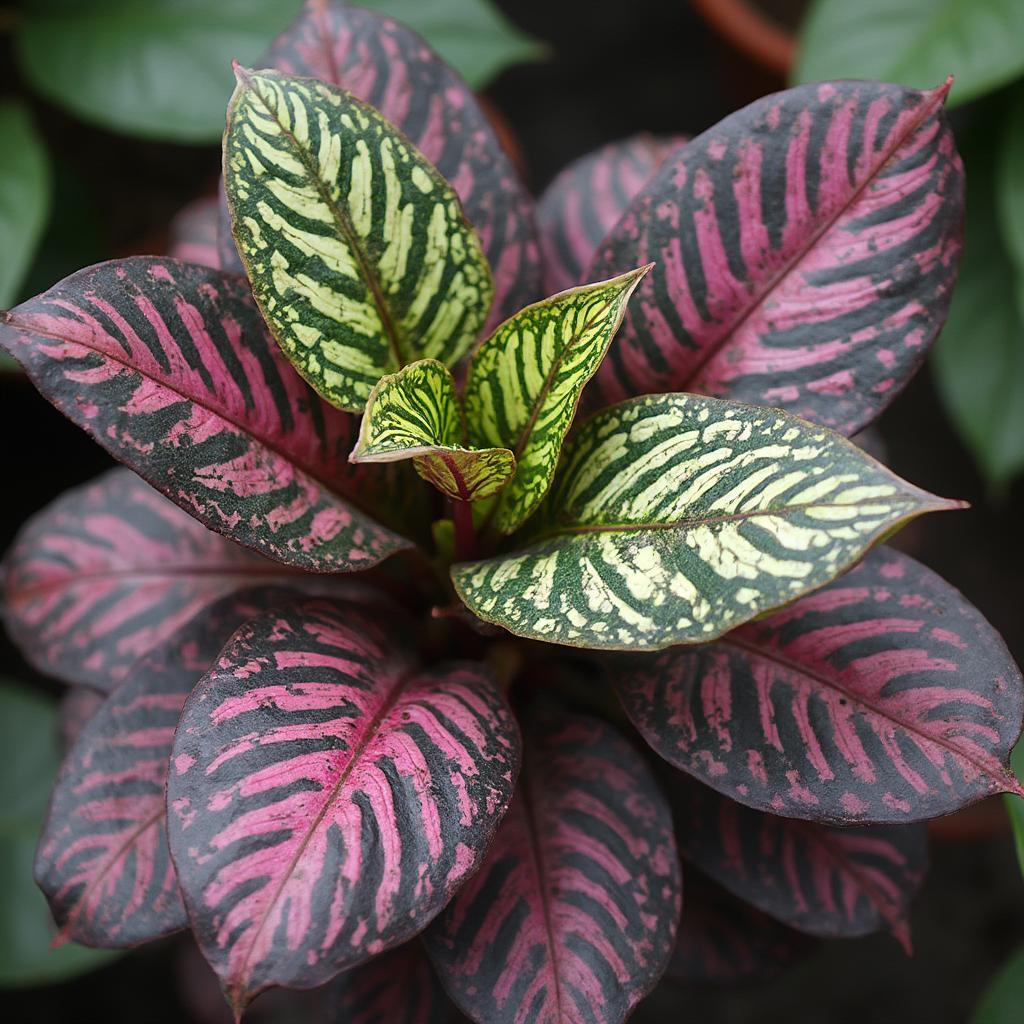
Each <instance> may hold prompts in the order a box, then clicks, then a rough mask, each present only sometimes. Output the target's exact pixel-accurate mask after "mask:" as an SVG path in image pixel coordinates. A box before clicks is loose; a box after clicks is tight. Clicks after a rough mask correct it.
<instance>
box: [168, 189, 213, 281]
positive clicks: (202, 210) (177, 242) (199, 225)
mask: <svg viewBox="0 0 1024 1024" xmlns="http://www.w3.org/2000/svg"><path fill="white" fill-rule="evenodd" d="M170 235H171V237H170V247H169V248H168V250H167V252H168V255H170V256H175V257H177V258H178V259H179V260H184V261H185V262H186V263H201V264H202V265H203V266H204V267H214V268H217V267H219V266H220V254H219V253H218V251H217V199H216V198H215V197H210V198H209V199H196V200H195V201H194V202H191V203H189V204H188V206H186V207H185V208H184V209H183V210H182V211H181V212H180V213H178V214H177V215H176V216H175V218H174V220H172V221H171V229H170Z"/></svg>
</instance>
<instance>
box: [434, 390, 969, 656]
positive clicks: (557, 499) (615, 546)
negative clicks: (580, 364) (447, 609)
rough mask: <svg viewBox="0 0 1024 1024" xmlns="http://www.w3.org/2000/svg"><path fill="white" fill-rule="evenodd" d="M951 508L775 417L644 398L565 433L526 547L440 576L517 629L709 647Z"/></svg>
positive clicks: (482, 610) (595, 641) (825, 435)
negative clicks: (895, 533) (892, 535)
mask: <svg viewBox="0 0 1024 1024" xmlns="http://www.w3.org/2000/svg"><path fill="white" fill-rule="evenodd" d="M955 507H957V504H956V503H955V502H947V501H944V500H943V499H940V498H936V497H934V496H932V495H929V494H926V493H925V492H924V491H921V490H918V488H916V487H914V486H912V485H911V484H908V483H906V482H905V481H903V480H900V479H899V477H897V476H895V475H894V474H892V473H891V472H890V471H889V470H888V469H886V468H885V467H884V466H882V465H880V464H879V463H877V462H875V461H874V460H873V459H871V458H870V457H869V456H867V455H865V454H864V453H863V452H862V451H861V450H860V449H858V448H856V447H855V446H854V445H852V444H850V443H849V442H848V441H846V440H845V439H843V438H842V437H839V436H838V435H836V434H832V433H831V432H829V431H827V430H823V429H821V428H818V427H814V426H812V425H811V424H809V423H805V422H803V421H802V420H798V419H795V418H794V417H791V416H788V415H786V414H785V413H781V412H778V411H776V410H771V409H761V408H756V407H751V406H741V405H735V404H733V403H731V402H721V401H718V400H716V399H711V398H702V397H700V396H696V395H650V396H647V397H645V398H638V399H633V400H631V401H627V402H622V403H620V404H619V405H617V406H613V407H612V408H610V409H606V410H604V411H602V412H601V413H599V414H598V415H596V416H594V417H593V418H592V419H590V420H589V421H588V422H587V423H586V424H585V425H584V426H583V427H582V428H581V429H580V431H579V432H578V433H577V434H576V436H575V437H574V438H573V440H572V442H571V443H570V444H569V445H568V446H567V448H566V451H565V453H564V455H563V459H562V462H561V464H560V468H559V473H558V476H557V477H556V479H555V483H554V486H553V487H552V492H551V495H550V497H549V500H548V503H547V505H546V506H545V509H544V512H543V514H542V515H541V516H540V517H538V518H539V521H538V524H537V529H536V534H537V538H536V542H535V543H534V544H533V545H532V546H531V547H529V548H527V549H526V550H525V551H520V552H513V553H511V554H507V555H500V556H498V557H495V558H491V559H488V560H486V561H481V562H468V563H463V564H459V565H456V566H454V567H453V569H452V579H453V580H454V582H455V587H456V590H457V591H458V593H459V596H460V597H461V598H462V600H463V601H464V602H465V604H466V605H467V606H468V607H469V608H470V610H471V611H473V612H474V613H475V614H476V615H478V616H479V617H480V618H482V619H485V620H487V621H488V622H494V623H496V624H497V625H500V626H503V627H504V628H505V629H508V630H509V631H511V632H513V633H516V634H518V635H520V636H527V637H531V638H534V639H538V640H548V641H551V642H554V643H563V644H570V645H572V646H577V647H594V648H610V649H625V650H654V649H660V648H663V647H669V646H671V645H673V644H679V643H697V642H701V641H707V640H712V639H714V638H715V637H716V636H719V635H721V634H722V633H725V632H726V631H727V630H730V629H733V628H734V627H736V626H738V625H740V624H741V623H743V622H747V621H749V620H750V619H753V618H754V617H756V616H757V615H760V614H761V613H763V612H765V611H768V610H769V609H771V608H774V607H777V606H779V605H781V604H784V603H786V602H788V601H791V600H793V599H794V598H797V597H799V596H801V595H802V594H805V593H807V592H808V591H811V590H813V589H815V588H817V587H819V586H821V585H822V584H824V583H827V582H828V581H829V580H830V579H832V578H833V577H835V576H836V575H838V574H839V573H840V572H842V571H843V570H844V569H846V568H847V567H848V566H850V565H851V564H852V563H853V562H855V561H856V560H857V559H858V558H859V557H860V556H861V555H862V554H863V553H864V552H865V550H867V548H869V547H870V546H871V545H872V544H873V543H874V542H875V541H877V540H878V539H879V538H880V537H882V536H883V535H885V534H886V533H888V532H890V531H891V530H892V529H894V528H895V527H897V526H899V525H900V524H902V523H904V522H906V521H907V520H908V519H911V518H913V517H914V516H916V515H919V514H921V513H922V512H927V511H931V510H935V509H941V508H955Z"/></svg>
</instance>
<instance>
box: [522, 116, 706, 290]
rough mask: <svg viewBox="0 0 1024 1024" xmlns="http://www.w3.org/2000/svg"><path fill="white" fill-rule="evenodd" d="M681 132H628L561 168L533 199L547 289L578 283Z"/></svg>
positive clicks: (681, 137) (679, 141) (681, 140)
mask: <svg viewBox="0 0 1024 1024" xmlns="http://www.w3.org/2000/svg"><path fill="white" fill-rule="evenodd" d="M686 141H687V139H686V136H685V135H664V136H656V135H648V134H647V133H646V132H644V133H642V134H640V135H632V136H630V137H629V138H628V139H620V140H619V141H617V142H609V143H608V144H607V145H606V146H602V147H601V148H600V149H597V150H595V151H594V152H592V153H587V154H585V155H584V156H581V157H580V158H579V159H578V160H574V161H573V162H572V163H571V164H569V166H568V167H566V168H564V169H563V170H562V171H561V172H560V173H559V174H558V176H557V177H556V178H555V179H554V181H552V182H551V184H550V185H548V187H547V188H546V189H545V190H544V193H543V194H542V195H541V197H540V199H539V200H538V201H537V230H538V232H539V234H540V251H541V254H542V256H543V257H544V287H545V289H546V291H547V292H548V294H550V295H553V294H554V293H555V292H560V291H564V290H565V289H566V288H572V286H573V285H576V284H579V283H580V282H581V280H582V279H583V274H584V271H586V269H587V267H588V266H590V261H591V260H592V259H593V258H594V253H595V252H597V247H598V245H599V244H600V243H601V242H602V241H603V240H604V237H605V235H607V234H608V232H609V231H611V229H612V228H613V227H615V225H616V223H617V222H618V220H619V218H620V217H621V216H622V214H623V213H625V212H626V207H627V206H628V205H629V203H630V200H632V198H633V196H635V195H636V194H637V192H639V191H640V189H642V188H643V187H644V185H646V184H647V182H648V181H650V179H651V177H652V175H653V174H654V172H655V171H656V170H657V169H658V168H659V167H660V166H661V164H662V162H663V161H664V160H665V158H666V157H667V156H668V155H669V153H671V152H672V151H673V150H675V149H676V147H678V146H681V145H683V143H685V142H686Z"/></svg>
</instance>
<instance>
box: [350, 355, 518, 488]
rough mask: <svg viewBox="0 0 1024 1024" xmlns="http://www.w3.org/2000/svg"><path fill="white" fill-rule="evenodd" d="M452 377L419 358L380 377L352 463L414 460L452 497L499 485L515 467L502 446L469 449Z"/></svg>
mask: <svg viewBox="0 0 1024 1024" xmlns="http://www.w3.org/2000/svg"><path fill="white" fill-rule="evenodd" d="M462 441H463V429H462V410H461V409H460V407H459V396H458V394H457V392H456V390H455V381H454V380H453V379H452V375H451V373H450V372H449V370H448V367H447V366H445V365H444V363H440V362H438V361H437V360H436V359H424V360H421V361H420V362H417V363H411V364H410V365H409V366H406V367H403V368H402V369H401V370H399V371H398V373H394V374H389V375H388V376H386V377H382V378H381V379H380V381H378V382H377V385H376V386H375V387H374V389H373V391H372V392H371V393H370V398H369V401H368V402H367V403H366V413H365V414H364V416H363V422H362V425H361V427H360V430H359V441H358V443H357V444H356V447H355V450H354V451H353V452H352V454H351V455H350V456H349V458H350V459H351V460H352V461H353V462H396V461H398V460H399V459H413V460H414V463H413V464H414V465H415V467H416V472H417V473H419V475H420V476H421V477H423V479H424V480H426V481H428V482H429V483H432V484H433V485H434V486H435V487H436V488H437V489H438V490H439V491H441V492H443V493H444V494H447V495H448V497H450V498H454V499H456V500H457V501H479V500H480V499H482V498H486V497H489V496H490V495H492V494H495V493H496V492H497V491H499V490H501V488H502V487H504V486H505V485H506V484H507V483H508V481H509V480H510V479H511V477H512V475H513V474H514V473H515V471H516V460H515V457H514V456H513V454H512V452H510V451H509V450H508V449H507V448H484V449H475V448H468V447H466V446H465V445H464V444H462Z"/></svg>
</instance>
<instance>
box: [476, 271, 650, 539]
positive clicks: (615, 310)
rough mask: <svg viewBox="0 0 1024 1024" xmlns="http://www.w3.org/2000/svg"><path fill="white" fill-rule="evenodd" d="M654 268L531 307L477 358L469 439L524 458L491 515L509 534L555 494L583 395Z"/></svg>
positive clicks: (493, 338) (502, 329)
mask: <svg viewBox="0 0 1024 1024" xmlns="http://www.w3.org/2000/svg"><path fill="white" fill-rule="evenodd" d="M648 270H650V267H641V268H640V269H638V270H631V271H630V272H629V273H628V274H623V275H622V276H621V277H616V278H613V279H612V280H611V281H601V282H599V283H597V284H589V285H585V286H584V287H582V288H576V289H573V290H571V291H566V292H563V293H562V294H560V295H555V296H552V297H551V298H549V299H545V300H544V301H543V302H538V303H536V304H535V305H533V306H528V307H527V308H526V309H524V310H522V311H520V312H519V313H517V314H516V315H515V316H513V317H512V318H511V319H509V320H506V321H505V323H503V324H502V325H501V326H500V327H499V328H498V329H497V330H496V331H495V332H494V334H492V335H491V336H490V337H489V338H488V339H487V340H486V341H485V342H484V343H483V345H481V346H480V348H479V349H478V350H477V352H476V353H475V354H474V356H473V361H472V363H471V364H470V370H469V379H468V380H467V382H466V429H467V431H468V432H469V439H470V441H471V442H472V443H473V444H475V445H477V446H479V447H484V446H487V445H493V446H496V447H502V448H508V449H511V450H512V451H513V452H514V453H515V459H516V475H515V479H514V480H513V481H512V482H511V484H510V485H509V486H508V487H507V488H505V490H504V491H503V492H502V494H501V496H500V497H499V498H498V500H497V502H496V503H495V505H494V508H493V510H492V512H491V515H493V521H494V523H495V525H496V526H497V527H498V529H499V530H501V531H502V532H503V533H512V532H513V531H514V530H516V529H517V528H518V527H519V526H521V525H522V524H523V523H524V522H525V521H526V519H527V518H528V517H529V516H530V515H531V514H532V513H533V511H534V510H535V509H536V508H537V506H538V505H539V504H540V503H541V501H542V500H543V498H544V495H545V494H547V491H548V488H549V487H550V486H551V478H552V476H553V475H554V472H555V464H556V463H557V462H558V454H559V452H560V451H561V449H562V441H563V440H564V439H565V435H566V433H567V432H568V430H569V426H570V425H571V423H572V418H573V415H574V414H575V412H576V405H577V403H578V402H579V399H580V394H581V393H582V391H583V388H584V387H585V386H586V383H587V381H589V380H590V378H591V377H593V375H594V374H595V373H596V372H597V368H598V366H600V365H601V360H602V359H603V358H604V356H605V353H606V352H607V351H608V346H609V345H610V344H611V341H612V338H613V337H614V336H615V332H616V331H617V330H618V328H619V324H620V323H621V322H622V316H623V314H624V313H625V310H626V303H627V302H629V297H630V295H632V294H633V290H634V289H635V288H636V286H637V285H638V284H639V283H640V281H641V280H642V278H643V276H644V274H646V273H647V271H648Z"/></svg>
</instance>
